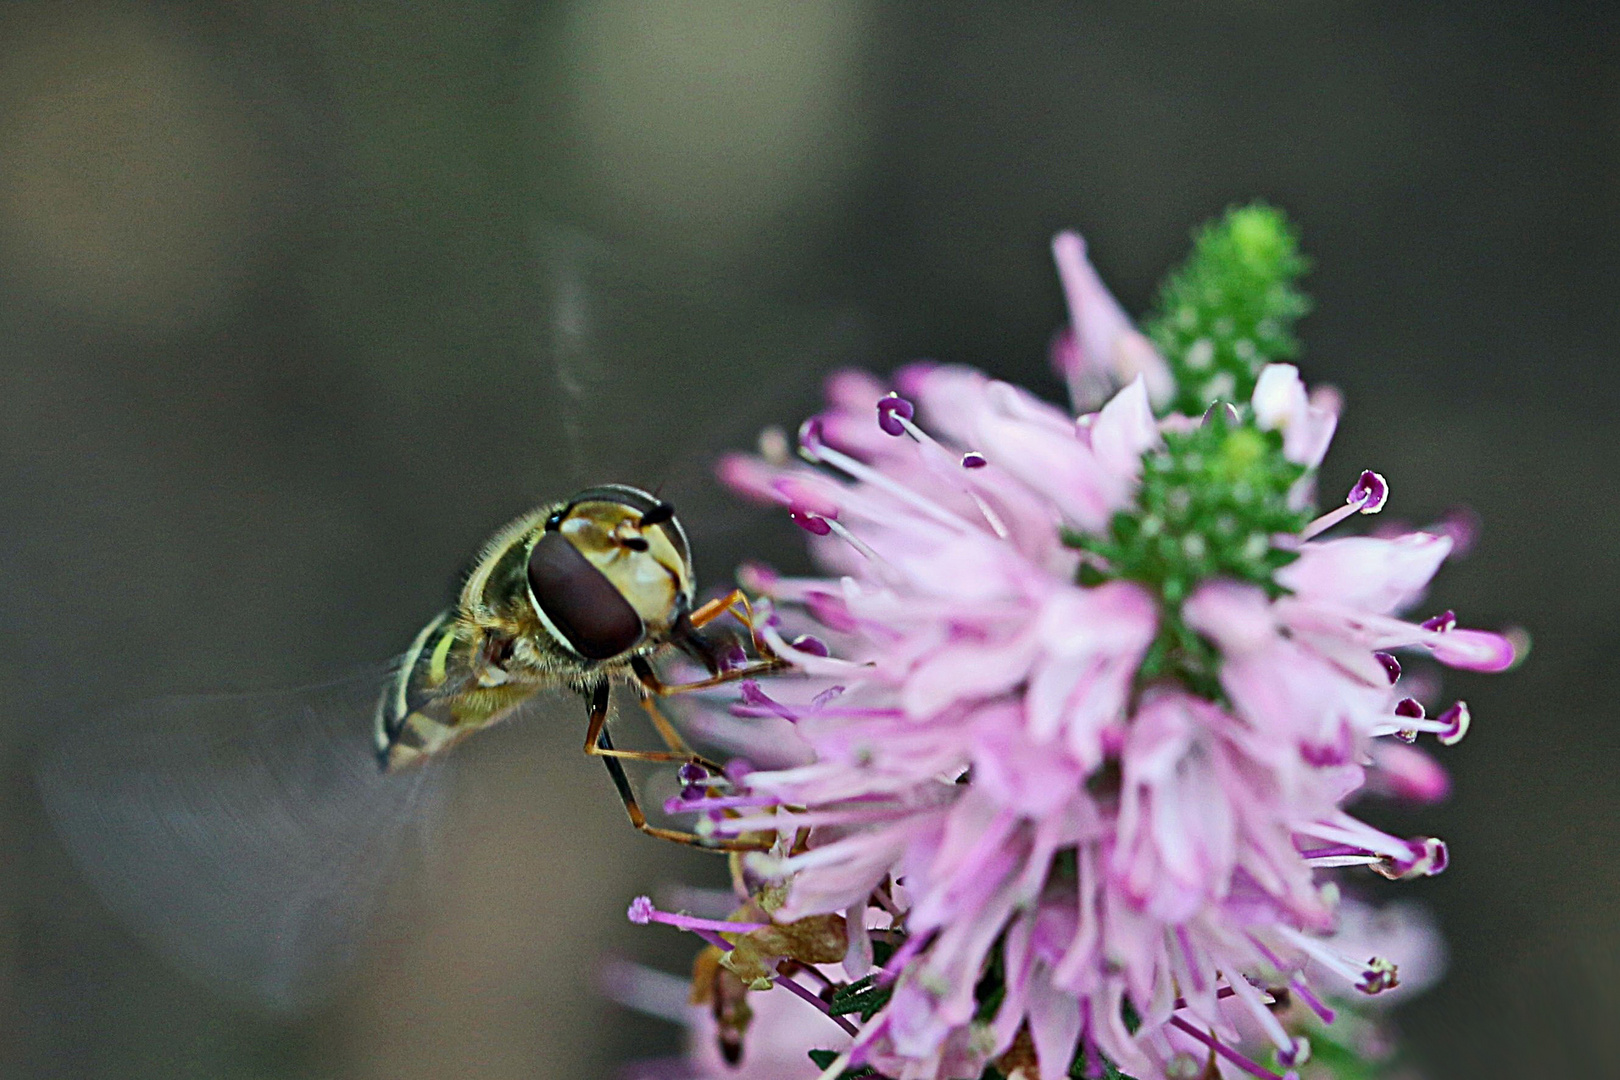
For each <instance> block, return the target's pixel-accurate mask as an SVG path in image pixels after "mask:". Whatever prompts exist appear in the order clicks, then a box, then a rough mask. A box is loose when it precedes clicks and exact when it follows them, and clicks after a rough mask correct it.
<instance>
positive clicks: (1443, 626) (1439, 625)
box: [1420, 609, 1457, 634]
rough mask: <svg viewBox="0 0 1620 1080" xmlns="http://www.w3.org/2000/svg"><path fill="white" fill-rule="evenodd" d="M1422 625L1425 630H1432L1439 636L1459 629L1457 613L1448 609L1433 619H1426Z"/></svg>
mask: <svg viewBox="0 0 1620 1080" xmlns="http://www.w3.org/2000/svg"><path fill="white" fill-rule="evenodd" d="M1420 625H1421V626H1422V627H1423V629H1425V630H1432V631H1434V632H1435V633H1437V634H1444V633H1446V632H1448V631H1451V630H1455V629H1457V613H1456V612H1455V611H1452V610H1450V609H1447V610H1445V611H1442V612H1441V613H1440V614H1438V615H1436V616H1434V617H1433V618H1428V619H1424V620H1423V622H1422V623H1421V624H1420Z"/></svg>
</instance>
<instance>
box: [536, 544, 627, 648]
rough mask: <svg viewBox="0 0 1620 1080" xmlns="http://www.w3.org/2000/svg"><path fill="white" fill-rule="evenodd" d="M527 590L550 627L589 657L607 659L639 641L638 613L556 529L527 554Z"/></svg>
mask: <svg viewBox="0 0 1620 1080" xmlns="http://www.w3.org/2000/svg"><path fill="white" fill-rule="evenodd" d="M529 588H530V589H532V590H533V591H534V598H535V600H536V601H537V602H538V603H539V604H540V610H541V611H544V612H545V613H546V618H548V619H550V620H551V625H552V626H555V627H556V628H557V631H558V633H560V634H562V635H563V637H565V638H567V639H568V644H569V645H570V646H572V647H573V650H574V651H575V652H577V653H578V654H579V655H581V656H583V657H585V658H586V659H587V660H606V659H608V658H609V657H613V656H618V655H619V654H620V653H622V652H624V651H626V650H627V649H630V648H633V647H634V646H635V644H636V643H637V642H639V641H640V640H641V635H642V632H643V627H642V625H641V616H640V615H637V614H636V609H635V608H633V607H631V606H630V602H629V601H628V600H626V599H625V598H624V597H623V596H621V595H620V594H619V590H618V589H616V588H614V587H613V583H612V582H611V581H609V580H608V579H607V577H606V576H604V575H603V573H602V572H601V571H600V570H598V569H597V568H596V567H594V566H592V565H591V563H590V560H588V559H587V558H585V556H584V555H581V554H580V553H579V549H578V548H576V547H575V546H574V545H573V544H572V543H570V542H569V540H568V537H566V536H564V535H563V534H562V533H560V532H548V533H544V534H542V535H541V537H540V540H539V542H538V543H536V544H535V545H534V551H533V552H532V553H531V554H530V555H529Z"/></svg>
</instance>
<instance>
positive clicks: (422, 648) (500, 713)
mask: <svg viewBox="0 0 1620 1080" xmlns="http://www.w3.org/2000/svg"><path fill="white" fill-rule="evenodd" d="M481 638H482V635H480V634H478V633H477V632H476V631H469V630H468V629H467V628H466V627H465V626H464V625H463V624H462V623H461V622H460V621H459V620H458V619H457V618H456V613H455V612H454V611H444V612H441V613H440V614H439V615H438V616H437V617H435V618H434V619H433V621H432V622H429V623H428V624H427V625H426V626H425V627H423V628H422V632H421V633H419V634H417V635H416V640H415V641H413V642H412V643H411V647H410V649H409V650H408V651H407V652H406V653H405V656H404V657H403V658H402V659H401V661H400V666H399V670H398V672H397V673H396V674H395V675H394V678H393V679H392V680H391V681H390V682H389V684H388V685H387V686H386V687H384V689H383V693H382V696H381V698H380V699H378V702H377V713H376V724H375V736H376V747H377V757H378V759H379V761H380V762H381V764H382V766H383V768H384V769H396V768H399V767H400V766H402V765H409V764H411V763H413V762H415V761H417V760H419V759H421V758H423V757H427V756H430V755H432V754H436V753H438V752H439V751H441V750H443V749H445V748H447V747H448V746H450V745H451V744H452V743H454V742H457V741H459V740H460V739H461V738H462V737H463V736H465V735H468V734H471V733H472V732H474V731H476V730H478V729H479V728H481V727H484V726H485V725H487V724H490V723H493V722H495V721H496V720H499V719H501V718H502V717H504V716H506V715H507V714H508V713H510V712H511V711H512V710H513V709H514V708H515V707H517V706H518V705H520V704H522V703H523V702H524V701H525V700H527V699H528V698H530V697H532V696H533V695H534V692H535V690H536V689H537V687H536V686H535V685H533V684H525V683H518V682H505V681H502V682H493V683H492V682H491V681H490V680H489V679H488V675H490V674H498V673H497V672H495V671H493V670H492V669H489V668H488V665H482V669H483V670H484V671H485V678H480V677H479V670H480V665H478V664H476V663H475V661H476V660H477V658H478V657H479V654H480V650H481V649H482V640H481ZM475 639H476V640H475Z"/></svg>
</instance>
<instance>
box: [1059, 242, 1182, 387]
mask: <svg viewBox="0 0 1620 1080" xmlns="http://www.w3.org/2000/svg"><path fill="white" fill-rule="evenodd" d="M1052 258H1053V260H1054V261H1055V262H1056V263H1057V267H1058V276H1059V277H1060V278H1061V279H1062V281H1063V295H1064V297H1065V299H1067V301H1068V305H1069V322H1070V324H1071V325H1072V326H1073V329H1074V337H1075V343H1076V348H1075V350H1074V355H1073V359H1072V361H1071V362H1072V363H1073V365H1074V366H1073V367H1072V368H1071V369H1070V370H1068V371H1065V372H1062V374H1064V375H1065V376H1066V377H1068V378H1069V380H1070V386H1071V392H1072V393H1073V395H1074V399H1075V400H1074V406H1075V408H1076V409H1080V410H1085V409H1089V408H1091V407H1093V406H1094V405H1095V404H1096V399H1093V400H1086V398H1087V396H1088V393H1091V392H1094V389H1095V387H1096V385H1097V384H1098V380H1097V378H1096V376H1097V375H1098V374H1102V375H1104V376H1106V377H1110V378H1111V380H1112V381H1114V382H1118V383H1126V382H1130V381H1131V380H1132V379H1135V378H1137V377H1138V376H1141V377H1142V378H1143V379H1145V381H1146V384H1147V389H1148V392H1149V394H1150V395H1151V397H1152V399H1153V401H1154V403H1155V404H1163V403H1164V402H1166V401H1168V400H1170V398H1171V397H1172V396H1173V395H1174V393H1175V383H1174V381H1173V380H1172V378H1171V375H1170V370H1169V368H1168V366H1167V365H1166V364H1165V362H1164V359H1163V358H1162V357H1160V356H1159V354H1158V352H1157V351H1156V350H1155V349H1154V348H1153V345H1152V343H1151V342H1149V341H1148V340H1147V338H1146V337H1144V336H1143V335H1142V333H1141V332H1140V331H1139V330H1137V329H1136V327H1135V326H1133V325H1132V324H1131V320H1130V318H1129V317H1128V316H1127V315H1126V314H1125V310H1124V309H1123V308H1121V307H1120V306H1119V302H1118V301H1117V300H1115V299H1114V297H1113V295H1112V294H1111V293H1110V292H1109V291H1108V287H1107V286H1105V285H1104V284H1103V282H1102V278H1101V277H1099V276H1098V274H1097V271H1096V269H1095V268H1094V267H1093V266H1092V265H1091V263H1090V261H1089V260H1087V258H1086V244H1085V241H1084V240H1082V239H1081V238H1080V235H1079V234H1078V233H1074V232H1061V233H1058V234H1057V235H1056V236H1055V237H1053V238H1052Z"/></svg>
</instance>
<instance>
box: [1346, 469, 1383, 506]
mask: <svg viewBox="0 0 1620 1080" xmlns="http://www.w3.org/2000/svg"><path fill="white" fill-rule="evenodd" d="M1344 501H1345V502H1347V503H1360V504H1361V507H1360V511H1361V513H1363V514H1376V513H1378V511H1380V510H1382V509H1383V508H1384V503H1386V502H1388V501H1389V481H1387V480H1385V479H1384V478H1383V477H1382V476H1381V475H1379V474H1378V473H1375V472H1373V471H1372V470H1371V469H1366V470H1364V471H1363V472H1362V474H1361V477H1360V478H1359V479H1358V480H1357V481H1356V483H1355V486H1354V487H1352V488H1351V489H1350V494H1349V495H1348V496H1347V497H1346V498H1345V500H1344Z"/></svg>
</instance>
